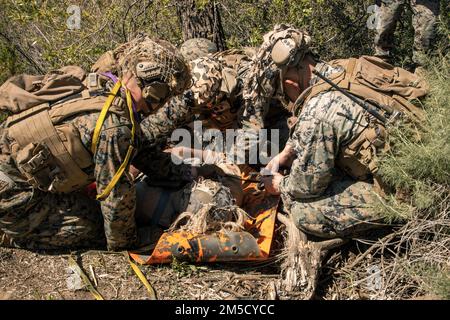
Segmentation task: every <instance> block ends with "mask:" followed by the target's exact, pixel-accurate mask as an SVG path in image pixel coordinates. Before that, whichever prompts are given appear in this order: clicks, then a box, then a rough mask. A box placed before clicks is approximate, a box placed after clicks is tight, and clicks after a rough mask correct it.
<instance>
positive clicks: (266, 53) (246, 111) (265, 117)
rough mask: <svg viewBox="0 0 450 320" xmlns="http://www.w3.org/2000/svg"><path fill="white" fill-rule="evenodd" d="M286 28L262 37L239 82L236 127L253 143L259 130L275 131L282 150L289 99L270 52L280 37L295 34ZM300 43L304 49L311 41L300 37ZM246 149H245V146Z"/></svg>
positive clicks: (286, 133) (286, 136)
mask: <svg viewBox="0 0 450 320" xmlns="http://www.w3.org/2000/svg"><path fill="white" fill-rule="evenodd" d="M296 32H297V31H296V29H294V28H292V27H290V26H289V25H284V24H282V25H277V26H275V27H274V30H273V31H271V32H269V33H267V34H266V35H264V42H263V44H262V45H261V47H260V48H259V49H258V51H257V52H256V56H255V58H254V59H253V60H252V62H251V63H250V65H249V66H248V72H247V73H246V74H245V78H244V81H243V93H242V96H243V102H244V104H243V107H242V112H241V115H240V118H239V122H240V126H241V127H242V128H243V129H244V130H246V131H247V132H248V134H249V137H252V139H253V141H255V142H257V141H258V135H257V132H258V130H260V129H263V128H266V129H278V130H279V138H280V141H279V147H280V149H282V148H283V147H284V145H285V144H286V142H287V140H288V138H289V121H288V119H289V118H290V117H291V116H292V113H291V106H290V105H289V100H288V99H287V98H286V96H285V93H284V92H283V88H282V86H281V80H282V78H281V70H280V69H279V68H278V67H277V66H276V65H275V64H274V62H273V60H272V58H271V56H270V52H271V49H272V47H273V46H274V44H275V43H276V42H277V41H278V40H279V39H281V38H284V37H289V36H291V35H292V34H296ZM302 37H303V38H302V39H300V42H301V43H302V46H303V47H305V48H306V47H308V46H309V43H310V41H311V38H310V37H309V35H308V34H306V33H304V34H302ZM246 148H247V147H246Z"/></svg>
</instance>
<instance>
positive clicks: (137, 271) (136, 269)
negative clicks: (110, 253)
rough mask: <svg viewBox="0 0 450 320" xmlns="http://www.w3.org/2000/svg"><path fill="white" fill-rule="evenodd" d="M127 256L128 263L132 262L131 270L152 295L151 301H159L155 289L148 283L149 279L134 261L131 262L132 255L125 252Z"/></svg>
mask: <svg viewBox="0 0 450 320" xmlns="http://www.w3.org/2000/svg"><path fill="white" fill-rule="evenodd" d="M125 255H126V256H127V258H128V261H129V262H130V266H131V269H133V271H134V273H135V274H136V275H137V277H138V278H139V280H141V282H142V284H143V285H144V286H145V288H146V289H147V291H148V293H149V295H150V299H151V300H157V299H158V298H157V297H156V292H155V289H153V287H152V285H151V284H150V283H149V282H148V280H147V278H146V277H145V275H144V274H143V273H142V271H141V269H139V267H138V266H137V265H136V264H135V263H134V262H133V261H131V259H130V255H129V254H128V252H125Z"/></svg>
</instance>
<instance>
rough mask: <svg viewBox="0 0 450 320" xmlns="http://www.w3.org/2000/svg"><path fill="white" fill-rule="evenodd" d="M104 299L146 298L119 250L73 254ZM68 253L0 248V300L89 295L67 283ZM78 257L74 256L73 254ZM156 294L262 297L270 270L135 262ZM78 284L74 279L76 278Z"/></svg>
mask: <svg viewBox="0 0 450 320" xmlns="http://www.w3.org/2000/svg"><path fill="white" fill-rule="evenodd" d="M73 256H74V257H75V260H77V261H78V263H79V265H80V266H81V267H82V268H83V270H84V272H85V274H86V275H88V276H89V278H90V280H91V281H92V282H93V280H94V277H93V276H92V274H91V271H90V269H91V268H90V266H92V269H93V270H94V274H95V279H96V280H97V283H98V286H97V290H98V292H99V293H100V294H101V295H102V296H103V297H104V299H107V300H116V299H134V300H143V299H149V294H148V292H147V290H146V288H145V287H144V286H143V285H142V283H141V282H140V281H139V279H138V278H137V276H136V275H135V274H134V272H133V271H132V269H131V267H130V265H129V263H128V261H127V258H126V257H125V255H124V254H123V253H107V252H101V251H87V252H80V253H77V254H74V255H73ZM68 257H69V254H67V253H66V254H48V253H45V252H31V251H27V250H21V249H9V248H0V299H3V300H10V299H11V300H12V299H26V300H29V299H34V300H36V299H38V300H72V299H82V300H92V299H94V297H93V295H92V294H91V293H90V292H89V291H88V290H87V289H85V288H79V287H80V286H78V288H77V286H76V285H75V286H74V285H73V283H74V281H75V282H76V281H77V276H76V275H75V274H74V273H72V272H71V269H70V268H69V262H68ZM77 257H78V259H77ZM140 268H141V270H142V271H143V273H144V274H145V275H146V277H147V279H148V281H149V282H150V283H151V285H152V286H153V288H154V289H155V291H156V294H157V298H158V299H173V300H175V299H200V300H205V299H219V300H220V299H267V298H268V295H269V291H270V289H269V288H270V283H271V282H273V281H274V280H276V279H277V277H278V274H277V273H276V270H274V268H271V267H258V266H256V267H255V266H249V265H245V264H241V265H238V266H232V265H212V266H205V265H200V266H194V265H188V264H185V263H172V264H171V265H163V266H141V267H140ZM76 283H77V284H78V283H80V282H79V281H78V282H76Z"/></svg>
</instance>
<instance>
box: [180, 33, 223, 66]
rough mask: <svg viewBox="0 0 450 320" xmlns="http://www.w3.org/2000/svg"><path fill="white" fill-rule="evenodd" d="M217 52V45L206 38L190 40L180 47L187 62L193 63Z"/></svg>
mask: <svg viewBox="0 0 450 320" xmlns="http://www.w3.org/2000/svg"><path fill="white" fill-rule="evenodd" d="M216 52H217V46H216V44H215V43H214V42H212V41H210V40H208V39H206V38H193V39H188V40H186V41H185V42H183V43H182V45H181V46H180V53H181V55H182V56H183V58H184V59H185V60H186V61H192V60H195V59H198V58H201V57H204V56H207V55H208V54H210V53H216Z"/></svg>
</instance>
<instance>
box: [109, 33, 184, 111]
mask: <svg viewBox="0 0 450 320" xmlns="http://www.w3.org/2000/svg"><path fill="white" fill-rule="evenodd" d="M114 55H115V56H116V57H118V61H117V62H118V68H119V74H123V73H124V72H126V71H128V70H129V71H131V72H132V73H133V74H134V75H135V76H136V77H137V79H138V82H139V86H140V87H141V88H142V95H143V97H144V99H146V100H150V101H151V102H152V103H159V104H162V103H164V102H165V101H166V100H167V99H168V98H170V97H171V96H175V95H178V94H180V93H182V92H183V91H184V90H186V89H187V88H188V87H189V85H190V83H191V82H190V81H191V77H190V72H189V67H188V66H187V64H186V63H185V61H184V59H183V58H182V57H181V55H180V54H179V53H178V51H177V49H176V48H175V47H174V46H173V45H171V44H170V43H168V42H167V41H163V40H152V39H150V38H149V37H148V36H146V35H140V36H138V37H137V38H136V39H134V40H132V41H130V42H129V43H127V44H126V47H124V48H118V49H117V50H116V51H115V52H114Z"/></svg>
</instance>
